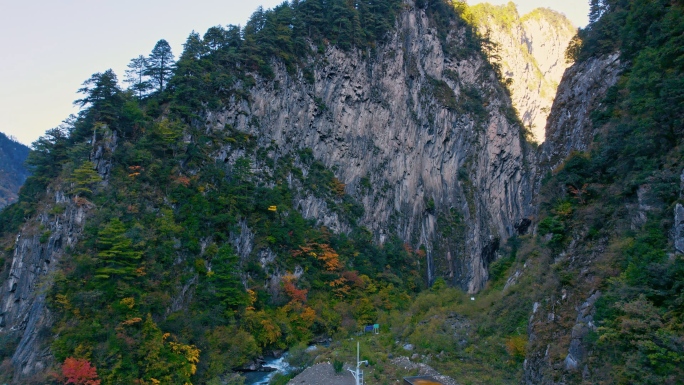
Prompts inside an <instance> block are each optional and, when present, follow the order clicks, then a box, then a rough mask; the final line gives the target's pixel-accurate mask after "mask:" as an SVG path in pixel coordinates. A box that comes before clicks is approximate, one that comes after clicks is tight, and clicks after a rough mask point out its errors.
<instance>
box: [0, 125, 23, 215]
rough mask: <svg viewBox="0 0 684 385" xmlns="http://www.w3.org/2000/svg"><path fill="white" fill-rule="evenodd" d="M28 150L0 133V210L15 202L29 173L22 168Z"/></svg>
mask: <svg viewBox="0 0 684 385" xmlns="http://www.w3.org/2000/svg"><path fill="white" fill-rule="evenodd" d="M28 153H29V148H28V147H26V146H24V145H23V144H21V143H19V142H16V141H14V140H12V139H10V138H8V137H7V136H6V135H5V134H3V133H1V132H0V209H2V208H3V207H4V206H7V205H9V204H12V203H13V202H16V200H17V194H18V193H19V188H20V187H21V185H22V184H24V181H25V180H26V178H27V177H28V175H29V173H28V171H27V170H26V167H25V166H24V161H26V157H28Z"/></svg>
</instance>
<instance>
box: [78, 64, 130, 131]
mask: <svg viewBox="0 0 684 385" xmlns="http://www.w3.org/2000/svg"><path fill="white" fill-rule="evenodd" d="M78 92H79V93H82V94H85V95H86V96H85V97H84V98H83V99H78V100H76V101H75V102H74V104H76V105H78V106H79V107H85V106H90V108H89V110H88V112H89V113H91V114H92V116H93V118H94V119H95V121H100V122H104V123H112V122H114V121H115V120H116V119H117V118H118V116H119V113H120V111H121V107H122V106H123V103H124V99H123V97H122V95H121V89H120V88H119V84H118V79H117V77H116V74H115V73H114V71H112V70H111V69H108V70H107V71H105V72H101V73H100V72H98V73H96V74H93V75H92V76H91V77H90V79H88V80H86V81H85V82H83V87H81V88H80V89H79V90H78Z"/></svg>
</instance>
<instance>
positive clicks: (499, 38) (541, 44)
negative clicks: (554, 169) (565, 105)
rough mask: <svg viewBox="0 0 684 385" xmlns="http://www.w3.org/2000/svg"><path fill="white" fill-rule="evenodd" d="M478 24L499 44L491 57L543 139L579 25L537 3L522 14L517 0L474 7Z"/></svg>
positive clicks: (522, 116)
mask: <svg viewBox="0 0 684 385" xmlns="http://www.w3.org/2000/svg"><path fill="white" fill-rule="evenodd" d="M469 12H470V16H471V18H472V20H471V21H472V22H473V24H475V25H476V26H477V28H478V30H479V31H480V34H481V35H482V36H485V37H487V38H488V39H489V40H490V41H491V42H492V43H495V44H496V45H497V46H498V47H495V48H493V49H492V50H491V52H490V60H492V61H493V62H494V63H496V64H499V65H500V66H501V67H500V68H501V73H502V75H503V77H504V79H510V80H507V82H508V88H509V89H510V91H511V97H512V99H513V104H514V105H515V107H516V108H517V109H518V113H519V115H520V119H521V120H522V121H523V123H524V124H525V126H527V127H529V126H532V130H531V131H532V133H533V134H534V137H535V140H536V141H538V142H543V141H544V134H545V133H544V128H545V126H546V118H547V117H548V115H549V112H550V109H551V105H552V104H553V99H554V97H555V95H556V88H557V87H558V83H560V80H561V77H562V76H563V72H565V69H566V68H567V67H568V66H569V64H568V63H566V60H565V49H566V47H567V46H568V43H569V42H570V39H572V37H573V36H574V35H575V32H576V30H575V27H574V26H573V25H572V23H571V22H570V20H568V19H567V18H566V17H565V15H563V14H561V13H558V12H555V11H553V10H551V9H548V8H537V9H535V10H533V11H532V12H530V13H528V14H526V15H524V16H522V17H521V16H519V15H518V10H517V9H516V6H515V4H513V3H508V4H507V5H501V6H494V5H491V4H488V3H482V4H477V5H474V6H472V7H470V8H469Z"/></svg>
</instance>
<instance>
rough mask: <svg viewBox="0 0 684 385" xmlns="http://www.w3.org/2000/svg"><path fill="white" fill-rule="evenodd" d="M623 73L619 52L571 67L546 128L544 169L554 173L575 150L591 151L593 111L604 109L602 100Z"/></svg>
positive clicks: (542, 153)
mask: <svg viewBox="0 0 684 385" xmlns="http://www.w3.org/2000/svg"><path fill="white" fill-rule="evenodd" d="M622 70H623V66H622V64H621V63H620V57H619V54H618V53H614V54H611V55H605V56H602V57H598V58H590V59H587V60H586V61H583V62H581V63H578V64H576V65H573V66H572V67H570V68H568V70H567V71H566V72H565V74H564V75H563V80H562V81H561V84H560V85H559V86H558V94H557V95H556V100H555V102H554V104H553V108H552V109H551V115H549V120H548V123H547V125H546V141H545V142H544V144H543V145H542V151H541V158H540V165H541V166H542V168H544V169H546V170H551V169H553V168H555V167H557V166H558V165H559V164H560V163H561V162H562V161H563V160H564V159H565V158H566V157H567V156H568V155H570V153H571V152H572V151H586V150H587V149H589V146H590V145H591V142H592V140H593V138H594V133H595V131H594V127H593V124H592V122H591V112H592V111H594V110H596V109H600V108H601V101H602V100H603V98H604V97H605V96H606V92H607V91H608V89H609V88H610V87H612V86H613V85H615V83H617V81H618V78H619V76H620V74H621V73H622Z"/></svg>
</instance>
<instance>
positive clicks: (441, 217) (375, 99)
mask: <svg viewBox="0 0 684 385" xmlns="http://www.w3.org/2000/svg"><path fill="white" fill-rule="evenodd" d="M407 8H408V10H406V11H404V12H403V13H402V14H401V15H400V17H399V20H398V22H397V27H396V28H395V30H394V32H393V33H392V36H391V37H390V38H389V39H388V42H387V43H386V44H384V45H383V46H382V47H379V48H378V50H377V51H376V52H374V53H372V54H370V55H369V53H368V52H359V51H352V52H343V51H340V50H338V49H336V48H334V47H328V49H327V50H326V52H325V54H324V55H323V56H322V57H318V58H315V59H314V60H313V61H312V62H311V65H312V66H313V68H314V77H315V81H314V82H313V84H312V83H310V82H307V81H306V80H305V78H304V77H303V75H302V73H301V72H300V73H299V74H297V75H295V76H292V75H290V74H288V73H287V71H286V70H285V68H283V67H282V66H276V68H277V69H276V74H275V80H274V81H259V80H258V81H257V85H256V86H255V87H254V88H253V90H252V92H251V95H250V100H249V102H248V101H240V102H235V103H234V104H233V105H231V106H230V107H229V108H228V109H225V110H222V111H215V112H213V113H211V114H209V115H208V116H207V121H208V122H209V126H210V127H209V128H210V129H214V130H221V129H224V127H225V126H226V125H230V126H231V127H233V128H235V129H237V130H239V131H244V132H249V133H251V134H254V135H256V136H257V137H259V138H260V141H261V142H262V143H264V144H266V143H271V142H272V141H273V142H275V143H277V145H278V147H279V148H280V149H281V150H282V151H283V152H285V153H287V152H294V151H295V150H297V149H301V148H311V149H312V150H313V154H314V156H315V157H316V158H318V159H320V160H322V161H323V162H324V163H325V164H326V166H328V167H330V168H332V169H334V170H338V171H337V172H336V173H337V177H338V178H339V179H340V180H341V181H342V182H343V183H345V185H346V191H347V192H348V193H350V194H352V195H354V196H355V197H356V198H358V199H359V200H361V201H362V203H363V205H364V208H365V215H364V216H363V218H362V224H363V225H365V226H367V227H368V228H369V229H371V230H372V231H373V232H374V234H375V235H376V238H377V239H378V241H379V242H383V241H384V240H385V239H386V238H387V237H388V236H389V235H390V234H398V235H399V236H400V237H401V238H403V239H404V240H405V241H406V242H407V243H409V244H411V245H412V246H414V247H416V248H418V247H420V246H424V247H425V248H426V249H427V254H428V264H429V269H428V279H429V280H430V281H432V280H434V278H435V277H437V276H444V277H446V278H447V280H449V281H451V282H453V283H454V284H457V285H459V286H461V287H463V288H464V289H467V290H468V291H469V292H475V291H478V290H479V289H480V288H482V286H483V285H484V283H485V282H486V280H487V270H486V267H487V264H488V262H489V261H490V260H492V259H493V258H494V257H495V255H494V252H495V251H496V248H497V247H498V242H499V241H500V240H504V239H506V238H508V237H509V236H511V235H512V234H513V233H514V231H515V229H514V227H515V225H516V223H517V222H519V221H520V220H522V218H524V217H525V215H526V212H527V210H528V209H527V207H528V205H529V202H530V200H531V196H530V193H529V190H530V189H529V187H530V185H529V183H528V176H529V173H528V171H527V169H526V163H525V156H526V155H525V154H526V144H525V141H524V138H522V134H521V133H522V131H521V128H520V127H518V126H517V125H516V124H515V119H514V118H513V115H512V111H511V109H510V101H509V99H508V98H507V96H506V94H505V92H503V89H502V88H501V87H500V85H499V83H498V81H497V79H496V77H495V75H494V72H493V71H492V70H491V68H490V67H489V65H488V64H487V63H486V61H485V60H484V59H483V58H482V57H481V55H478V54H475V55H472V56H471V55H469V56H468V57H467V58H458V57H455V56H454V55H450V54H447V53H445V51H444V49H443V47H444V46H459V45H463V40H462V39H463V35H464V33H463V31H461V30H455V31H452V33H451V34H450V35H449V36H448V37H447V38H446V41H445V42H441V41H440V38H439V37H438V33H437V31H436V29H435V28H434V27H433V26H431V22H430V20H429V18H428V17H427V16H426V14H425V12H424V11H422V10H420V9H416V8H414V7H413V4H410V6H409V7H407ZM472 103H475V104H477V105H479V106H485V107H483V108H482V107H480V108H479V110H477V109H475V111H474V110H473V109H470V108H469V107H468V106H469V105H472ZM362 178H365V180H367V181H369V182H370V185H371V188H370V189H368V190H367V191H366V192H362V191H361V190H362V189H361V188H360V182H361V180H362ZM312 205H316V203H315V200H306V199H305V200H303V201H302V202H301V209H302V212H303V213H304V214H305V215H308V216H309V217H317V218H318V219H323V216H324V213H323V212H322V211H321V210H320V209H318V208H317V207H313V206H312ZM319 206H320V205H319ZM307 213H309V214H307ZM449 221H452V222H458V223H461V224H465V226H464V227H465V229H464V231H463V232H462V233H459V234H456V233H453V232H450V231H451V230H447V229H448V228H451V229H453V228H454V227H455V226H451V225H450V224H449V223H448V222H449ZM328 225H329V226H330V225H332V226H334V227H337V228H338V229H341V228H343V226H342V225H335V224H331V223H328Z"/></svg>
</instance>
